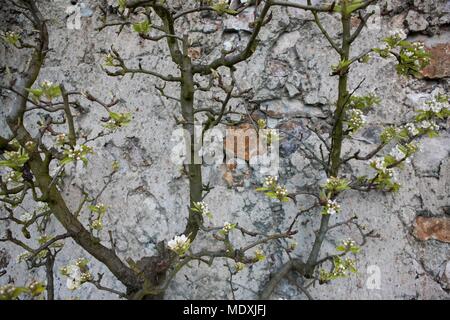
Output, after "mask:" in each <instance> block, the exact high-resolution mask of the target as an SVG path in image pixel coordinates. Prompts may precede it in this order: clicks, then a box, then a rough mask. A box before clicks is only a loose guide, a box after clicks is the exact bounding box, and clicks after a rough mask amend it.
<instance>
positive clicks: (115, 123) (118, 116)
mask: <svg viewBox="0 0 450 320" xmlns="http://www.w3.org/2000/svg"><path fill="white" fill-rule="evenodd" d="M130 122H131V113H129V112H125V113H118V112H112V111H110V112H109V120H108V121H107V122H106V123H105V124H104V127H105V128H107V129H109V130H117V129H119V128H121V127H124V126H126V125H128V124H129V123H130Z"/></svg>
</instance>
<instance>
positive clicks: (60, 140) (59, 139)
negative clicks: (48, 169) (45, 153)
mask: <svg viewBox="0 0 450 320" xmlns="http://www.w3.org/2000/svg"><path fill="white" fill-rule="evenodd" d="M68 141H69V139H68V138H67V135H66V134H65V133H60V134H58V135H57V136H56V144H57V145H58V146H64V145H65V144H66V143H67V142H68Z"/></svg>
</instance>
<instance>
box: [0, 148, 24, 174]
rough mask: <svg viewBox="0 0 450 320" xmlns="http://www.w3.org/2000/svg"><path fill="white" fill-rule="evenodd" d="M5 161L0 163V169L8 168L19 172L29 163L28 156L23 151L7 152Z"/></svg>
mask: <svg viewBox="0 0 450 320" xmlns="http://www.w3.org/2000/svg"><path fill="white" fill-rule="evenodd" d="M3 157H4V158H5V160H2V161H0V167H8V168H11V169H13V170H19V169H21V168H22V167H23V165H24V164H25V163H26V162H27V161H28V159H29V157H28V154H27V153H26V152H25V150H23V149H19V151H5V153H3Z"/></svg>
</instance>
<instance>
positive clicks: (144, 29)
mask: <svg viewBox="0 0 450 320" xmlns="http://www.w3.org/2000/svg"><path fill="white" fill-rule="evenodd" d="M133 30H134V31H135V32H137V33H139V34H147V33H148V32H149V31H150V21H148V20H144V21H141V22H138V23H135V24H133Z"/></svg>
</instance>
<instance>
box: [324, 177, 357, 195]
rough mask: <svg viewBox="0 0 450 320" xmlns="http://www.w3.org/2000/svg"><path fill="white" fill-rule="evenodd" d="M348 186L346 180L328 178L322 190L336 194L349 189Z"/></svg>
mask: <svg viewBox="0 0 450 320" xmlns="http://www.w3.org/2000/svg"><path fill="white" fill-rule="evenodd" d="M348 184H349V182H348V180H347V179H341V178H336V177H329V178H328V179H327V182H326V183H325V185H324V186H323V188H324V189H325V190H326V191H328V192H331V193H338V192H342V191H344V190H347V189H349V188H350V187H349V186H348Z"/></svg>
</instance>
